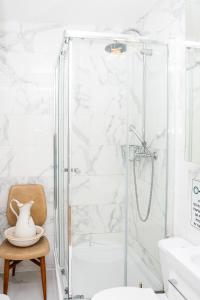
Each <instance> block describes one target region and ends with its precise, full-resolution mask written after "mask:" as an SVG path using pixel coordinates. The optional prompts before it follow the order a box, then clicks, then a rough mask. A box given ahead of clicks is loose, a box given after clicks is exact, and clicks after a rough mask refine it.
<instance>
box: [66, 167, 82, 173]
mask: <svg viewBox="0 0 200 300" xmlns="http://www.w3.org/2000/svg"><path fill="white" fill-rule="evenodd" d="M64 172H66V173H68V172H69V168H64ZM70 172H71V173H75V174H80V173H81V170H80V169H79V168H70Z"/></svg>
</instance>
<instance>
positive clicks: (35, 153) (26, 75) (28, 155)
mask: <svg viewBox="0 0 200 300" xmlns="http://www.w3.org/2000/svg"><path fill="white" fill-rule="evenodd" d="M1 28H4V29H3V30H2V31H0V99H1V101H0V102H1V109H0V157H1V158H0V182H1V184H0V211H1V226H0V228H1V230H0V239H1V240H2V239H3V238H4V236H3V232H4V230H5V228H6V227H7V226H8V224H7V219H6V214H5V212H6V205H7V197H8V191H9V188H10V186H11V185H13V184H21V183H40V184H43V185H44V188H45V193H46V199H47V206H48V216H47V220H46V224H45V230H46V233H47V235H48V238H49V240H50V244H51V253H50V255H49V256H48V258H47V267H48V268H52V267H53V266H54V263H53V235H54V211H53V201H54V199H53V140H52V133H53V62H54V61H55V57H56V52H57V49H58V48H57V47H59V44H60V39H61V36H62V30H59V31H57V29H56V27H55V28H54V27H53V26H52V25H49V26H44V25H43V26H40V25H39V24H38V25H37V26H36V25H33V24H32V25H26V26H25V25H24V26H21V25H19V24H7V25H6V26H5V24H4V26H1ZM52 39H53V40H54V43H52ZM19 269H27V270H29V269H32V265H29V264H27V263H24V264H22V265H20V266H19Z"/></svg>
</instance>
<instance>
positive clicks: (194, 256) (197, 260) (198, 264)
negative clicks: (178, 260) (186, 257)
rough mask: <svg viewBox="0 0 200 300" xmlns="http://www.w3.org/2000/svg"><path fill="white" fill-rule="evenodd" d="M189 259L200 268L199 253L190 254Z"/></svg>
mask: <svg viewBox="0 0 200 300" xmlns="http://www.w3.org/2000/svg"><path fill="white" fill-rule="evenodd" d="M191 261H192V263H193V264H195V266H196V267H199V268H200V253H199V254H194V255H192V256H191Z"/></svg>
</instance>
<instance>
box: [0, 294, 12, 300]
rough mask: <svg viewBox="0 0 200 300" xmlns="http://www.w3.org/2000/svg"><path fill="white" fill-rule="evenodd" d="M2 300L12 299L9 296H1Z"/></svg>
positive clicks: (0, 299)
mask: <svg viewBox="0 0 200 300" xmlns="http://www.w3.org/2000/svg"><path fill="white" fill-rule="evenodd" d="M0 300H10V298H9V297H8V296H7V295H4V294H1V295H0Z"/></svg>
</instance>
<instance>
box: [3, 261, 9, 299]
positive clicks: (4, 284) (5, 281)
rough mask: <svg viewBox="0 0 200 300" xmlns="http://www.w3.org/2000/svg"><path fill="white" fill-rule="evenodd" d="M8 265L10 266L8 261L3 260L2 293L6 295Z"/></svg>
mask: <svg viewBox="0 0 200 300" xmlns="http://www.w3.org/2000/svg"><path fill="white" fill-rule="evenodd" d="M9 265H10V261H9V260H8V259H5V260H4V275H3V293H4V294H6V295H7V293H8V280H9Z"/></svg>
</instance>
